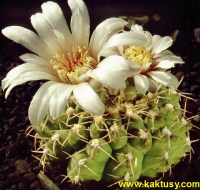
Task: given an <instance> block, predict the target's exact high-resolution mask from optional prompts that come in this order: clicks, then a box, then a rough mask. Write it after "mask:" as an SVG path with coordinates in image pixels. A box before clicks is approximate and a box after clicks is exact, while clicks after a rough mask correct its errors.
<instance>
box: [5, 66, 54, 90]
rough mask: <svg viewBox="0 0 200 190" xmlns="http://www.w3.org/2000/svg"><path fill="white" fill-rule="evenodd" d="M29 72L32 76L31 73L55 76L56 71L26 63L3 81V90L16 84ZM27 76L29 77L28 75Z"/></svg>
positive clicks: (11, 71)
mask: <svg viewBox="0 0 200 190" xmlns="http://www.w3.org/2000/svg"><path fill="white" fill-rule="evenodd" d="M27 72H28V73H29V74H30V76H31V75H32V74H31V72H32V73H34V72H40V73H41V72H42V73H47V74H50V75H54V71H53V70H52V68H51V67H47V66H43V65H35V64H31V63H25V64H22V65H19V66H17V67H15V68H13V69H12V70H10V71H9V72H8V74H7V76H6V78H4V79H3V80H2V87H3V89H5V88H7V87H8V86H9V85H11V84H12V83H15V82H16V80H18V77H20V76H22V75H23V76H24V74H25V73H27ZM26 76H27V77H28V74H26ZM44 78H45V77H44Z"/></svg>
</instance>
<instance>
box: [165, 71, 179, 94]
mask: <svg viewBox="0 0 200 190" xmlns="http://www.w3.org/2000/svg"><path fill="white" fill-rule="evenodd" d="M168 75H169V76H170V77H171V80H170V82H169V84H167V86H168V87H169V88H170V89H171V90H174V91H175V90H177V88H178V86H179V81H178V79H177V78H176V77H175V76H174V75H173V74H171V73H169V72H168Z"/></svg>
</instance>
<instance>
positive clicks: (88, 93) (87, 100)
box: [73, 82, 105, 115]
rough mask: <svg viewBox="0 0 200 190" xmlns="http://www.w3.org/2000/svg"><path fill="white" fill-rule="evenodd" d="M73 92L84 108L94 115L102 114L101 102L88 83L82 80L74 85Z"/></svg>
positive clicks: (102, 105) (102, 106) (103, 109)
mask: <svg viewBox="0 0 200 190" xmlns="http://www.w3.org/2000/svg"><path fill="white" fill-rule="evenodd" d="M73 92H74V96H75V97H76V99H77V101H78V103H79V104H80V105H81V106H82V107H83V108H84V109H85V110H87V111H89V112H90V113H92V114H94V115H102V114H103V113H104V112H105V106H104V104H103V102H102V101H101V99H100V98H99V96H98V95H97V94H96V93H95V92H94V90H93V89H92V88H91V86H90V85H89V84H88V83H85V82H84V83H80V84H78V85H76V86H75V87H74V89H73Z"/></svg>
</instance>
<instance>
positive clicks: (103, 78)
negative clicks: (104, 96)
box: [86, 68, 126, 89]
mask: <svg viewBox="0 0 200 190" xmlns="http://www.w3.org/2000/svg"><path fill="white" fill-rule="evenodd" d="M122 73H123V72H122ZM86 74H87V75H88V76H90V77H92V78H94V79H95V80H97V81H99V82H100V83H102V84H105V85H107V86H110V87H112V88H115V89H120V88H125V87H126V83H125V81H124V79H123V78H122V76H121V75H120V71H119V72H117V71H116V72H113V71H111V70H108V69H104V68H96V69H94V70H91V71H88V72H87V73H86Z"/></svg>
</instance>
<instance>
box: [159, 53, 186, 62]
mask: <svg viewBox="0 0 200 190" xmlns="http://www.w3.org/2000/svg"><path fill="white" fill-rule="evenodd" d="M157 61H158V62H160V61H170V62H172V63H173V64H175V63H184V61H183V60H182V58H181V57H178V56H175V55H165V56H162V57H160V58H159V59H157V60H156V62H157Z"/></svg>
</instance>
